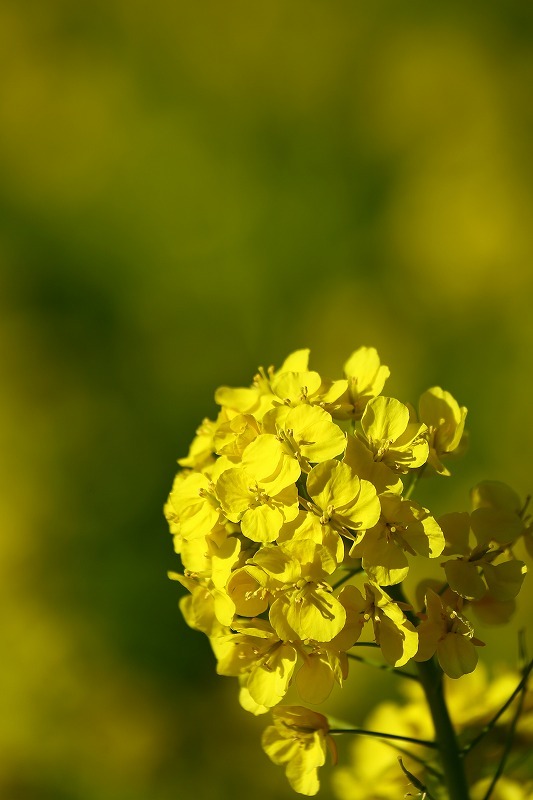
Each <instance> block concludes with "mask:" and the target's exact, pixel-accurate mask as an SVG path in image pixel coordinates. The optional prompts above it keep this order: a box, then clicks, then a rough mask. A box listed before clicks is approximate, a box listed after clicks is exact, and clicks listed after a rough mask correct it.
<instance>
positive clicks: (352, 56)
mask: <svg viewBox="0 0 533 800" xmlns="http://www.w3.org/2000/svg"><path fill="white" fill-rule="evenodd" d="M532 45H533V12H532V8H531V5H530V4H528V3H525V2H521V0H505V2H492V1H491V0H483V2H476V0H474V2H470V3H464V2H459V0H450V1H449V2H447V3H430V4H428V3H424V2H417V0H414V1H413V2H409V3H396V2H381V1H380V0H377V2H372V3H359V2H352V0H333V2H328V3H326V2H323V1H322V0H306V1H305V2H304V0H270V2H268V3H246V2H242V0H227V2H220V0H200V1H199V2H195V3H185V2H180V1H179V0H177V2H172V0H151V2H150V4H148V3H142V2H139V0H75V1H74V0H1V2H0V175H1V180H0V265H1V266H0V306H1V314H0V329H1V337H0V350H1V352H0V370H1V387H0V410H1V414H0V436H1V442H2V458H1V460H0V475H1V480H0V491H1V496H2V535H1V537H0V620H1V627H0V630H1V648H0V797H1V798H2V799H4V798H5V800H176V799H177V798H180V800H193V798H196V797H202V798H204V799H205V800H229V798H232V799H233V798H234V797H236V796H241V795H242V796H245V797H246V796H253V797H254V798H256V799H257V800H266V798H273V797H275V798H278V799H279V800H285V798H289V797H291V796H292V793H291V792H290V790H289V788H288V786H287V785H286V782H285V778H284V776H283V771H282V770H281V769H279V768H276V767H274V766H273V765H271V764H270V762H268V760H267V758H266V756H265V755H264V754H263V753H262V751H261V749H260V745H259V738H260V733H261V730H262V729H263V727H264V725H265V722H266V721H265V719H264V718H260V719H254V718H252V717H251V716H250V715H247V714H246V713H245V712H244V711H242V710H241V709H240V708H239V707H238V705H237V701H236V693H237V690H236V685H235V681H233V680H231V679H228V678H217V677H216V676H215V674H214V661H213V657H212V655H211V653H210V650H209V646H208V644H207V641H206V640H205V639H204V637H203V636H202V635H200V634H198V633H195V632H193V631H191V630H189V629H188V628H186V626H185V624H184V623H183V621H182V620H181V616H180V613H179V610H178V606H177V603H178V598H179V595H180V588H179V587H177V586H176V585H175V584H172V583H170V582H169V581H168V580H167V578H166V571H167V570H168V569H173V568H176V567H177V563H176V560H177V559H176V557H175V556H174V555H173V552H172V546H171V539H170V537H169V536H168V532H167V528H166V524H165V522H164V519H163V517H162V511H161V509H162V505H163V502H164V500H165V497H166V495H167V492H168V490H169V487H170V484H171V481H172V477H173V474H174V471H175V469H176V464H175V462H176V459H177V458H178V457H179V456H182V455H184V454H185V453H186V451H187V447H188V444H189V441H190V440H191V438H192V436H193V434H194V430H195V427H196V426H197V424H198V423H199V422H200V420H201V419H202V418H203V417H204V416H206V415H212V414H213V413H214V412H215V406H214V402H213V391H214V389H215V387H216V386H218V385H220V384H222V383H225V384H230V385H246V384H248V383H249V382H250V380H251V378H252V375H253V374H254V372H255V370H256V368H257V366H258V365H259V364H263V365H265V366H268V365H269V364H278V365H279V363H280V362H281V360H282V359H283V358H284V356H285V355H286V354H287V353H288V352H290V351H291V350H292V349H295V348H298V347H305V346H308V347H311V348H312V357H313V362H312V363H313V366H314V367H316V368H318V369H319V370H324V371H325V372H326V373H330V374H331V375H332V376H337V375H340V369H341V366H342V363H343V361H344V360H345V358H346V357H347V356H348V355H349V354H350V353H351V352H352V350H354V349H355V348H356V347H358V346H360V345H362V344H366V345H374V346H376V347H377V348H378V350H379V352H380V354H381V356H382V359H383V361H384V362H385V363H386V364H388V365H389V366H390V367H391V370H392V377H391V379H390V382H389V384H388V386H387V391H388V393H390V394H393V395H394V396H397V397H400V398H401V399H404V400H406V401H407V400H410V401H415V402H416V398H417V396H418V394H419V393H420V391H422V390H424V389H425V388H427V387H428V386H431V385H435V384H440V385H442V386H444V387H445V388H447V389H448V390H449V391H451V392H452V393H453V394H454V395H455V396H456V397H457V398H458V400H459V401H460V402H461V403H463V404H465V405H467V406H468V408H469V418H468V423H469V424H468V427H469V430H470V432H471V443H472V444H471V449H470V452H469V454H468V455H467V456H466V458H465V459H464V460H463V461H462V462H460V463H459V462H458V463H457V466H456V467H455V476H454V478H453V479H452V480H450V481H448V482H445V481H443V482H441V483H439V486H438V491H437V490H435V491H434V490H433V489H431V488H429V486H428V487H427V489H426V488H423V490H422V495H424V492H427V494H426V495H425V496H424V497H421V499H428V498H429V500H431V502H432V503H433V506H432V508H434V509H435V511H436V513H440V512H441V511H445V510H451V509H452V508H454V509H457V510H460V509H466V508H467V506H468V490H469V488H470V486H472V485H473V484H474V483H476V482H477V481H478V480H479V479H481V478H493V479H499V480H505V481H507V482H509V483H511V484H512V485H513V486H515V487H516V489H517V490H518V491H519V492H520V493H521V494H522V495H523V496H524V495H525V494H526V493H527V492H528V491H531V490H532V488H533V476H532V473H531V469H530V463H531V452H532V450H533V431H532V426H531V393H532V391H533V377H532V369H531V354H532V349H533V322H532V316H531V301H532V289H533V272H532V264H533V259H532V256H533V235H532V222H531V220H532V218H533V188H532V187H533V180H532V178H533V155H532V152H533V151H532V146H531V145H532V136H531V134H532V128H533V103H532V102H531V100H532V96H531V87H532V85H533V47H532ZM429 500H428V501H429ZM531 611H532V607H531V592H530V594H529V595H525V597H523V598H522V601H521V605H520V609H519V612H518V615H517V619H516V624H515V630H514V631H513V630H511V631H509V632H505V631H503V630H501V629H499V630H496V631H488V630H485V629H480V630H479V635H480V636H481V637H482V638H484V639H485V640H486V641H487V643H488V647H487V648H486V657H487V659H488V660H489V661H490V660H491V659H492V660H497V659H498V658H501V657H502V655H505V656H506V657H507V659H508V660H509V661H510V662H511V663H512V662H513V661H514V657H515V656H514V653H515V650H516V646H515V644H516V627H518V626H520V625H523V624H525V622H526V621H527V618H528V616H529V615H530V613H531ZM351 686H352V688H351V690H350V691H348V692H346V693H343V694H342V696H336V697H334V698H333V700H332V703H333V707H334V708H336V710H337V711H338V710H339V709H342V710H343V714H344V716H348V717H349V718H350V719H352V720H353V721H354V722H356V723H357V722H361V720H362V718H363V715H364V713H365V711H366V710H367V709H368V708H369V707H370V706H371V705H372V704H373V703H374V702H375V701H376V700H377V699H380V698H382V697H386V696H393V694H394V692H395V686H394V684H393V683H392V682H391V681H389V679H388V678H387V677H383V676H382V675H378V676H374V675H373V674H372V675H369V674H368V670H367V668H366V667H364V666H361V667H360V669H359V670H357V669H354V670H353V680H352V682H351ZM327 783H328V773H327V770H324V795H323V796H324V798H329V797H330V796H331V795H330V794H329V790H328V788H327Z"/></svg>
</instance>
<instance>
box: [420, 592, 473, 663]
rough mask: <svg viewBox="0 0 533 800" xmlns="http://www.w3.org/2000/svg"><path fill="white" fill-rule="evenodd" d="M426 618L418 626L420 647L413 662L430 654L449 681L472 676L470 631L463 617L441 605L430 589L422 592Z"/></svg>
mask: <svg viewBox="0 0 533 800" xmlns="http://www.w3.org/2000/svg"><path fill="white" fill-rule="evenodd" d="M426 612H427V618H426V619H425V620H424V621H423V622H421V624H420V625H419V626H418V635H419V639H420V644H419V648H418V652H417V654H416V656H415V660H416V661H427V660H428V659H429V658H431V656H432V655H434V653H436V654H437V658H438V660H439V664H440V666H441V667H442V669H443V670H444V672H445V673H446V674H447V675H449V677H450V678H460V677H461V675H464V674H465V673H468V672H472V671H473V670H474V669H475V668H476V664H477V658H478V656H477V651H476V648H475V645H477V646H481V645H482V644H483V642H480V641H479V639H475V638H474V629H473V628H472V626H471V625H470V623H469V622H468V620H466V619H465V618H464V617H462V616H460V614H459V613H458V612H457V611H456V610H455V609H453V608H450V606H447V605H445V604H444V603H443V601H442V600H441V598H440V597H439V596H438V594H435V592H434V591H433V590H432V589H428V590H427V592H426Z"/></svg>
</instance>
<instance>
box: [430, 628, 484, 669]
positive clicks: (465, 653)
mask: <svg viewBox="0 0 533 800" xmlns="http://www.w3.org/2000/svg"><path fill="white" fill-rule="evenodd" d="M437 658H438V659H439V664H440V665H441V667H442V669H443V670H444V672H445V673H446V675H448V676H449V677H450V678H460V677H461V675H466V674H467V673H468V672H473V671H474V670H475V668H476V664H477V660H478V656H477V651H476V648H475V646H474V645H473V644H472V642H471V641H470V639H468V638H466V637H465V636H461V634H458V633H448V635H447V636H445V637H444V639H441V641H440V642H439V643H438V645H437Z"/></svg>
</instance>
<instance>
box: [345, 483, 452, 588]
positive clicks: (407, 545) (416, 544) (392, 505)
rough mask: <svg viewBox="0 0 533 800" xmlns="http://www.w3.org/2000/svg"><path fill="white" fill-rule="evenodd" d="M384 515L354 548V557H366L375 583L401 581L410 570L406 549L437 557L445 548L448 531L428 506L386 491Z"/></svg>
mask: <svg viewBox="0 0 533 800" xmlns="http://www.w3.org/2000/svg"><path fill="white" fill-rule="evenodd" d="M379 500H380V503H381V517H380V519H379V522H378V523H377V524H376V525H374V527H373V528H370V529H368V530H366V531H365V532H364V534H363V537H362V539H359V540H358V541H357V542H356V543H355V544H354V545H353V546H352V548H351V550H350V556H352V558H362V559H363V568H364V569H365V571H366V573H367V575H368V576H369V578H371V579H372V581H373V582H374V583H377V584H380V585H382V586H390V585H392V584H396V583H400V582H401V581H403V580H404V578H405V577H406V575H407V573H408V571H409V562H408V560H407V556H406V553H410V554H411V555H413V556H414V555H416V554H420V555H422V556H425V557H426V558H436V556H439V555H440V554H441V553H442V550H443V548H444V535H443V533H442V531H441V529H440V527H439V525H438V524H437V522H436V521H435V519H434V518H433V517H432V516H431V514H430V513H429V511H428V510H427V509H426V508H423V507H422V506H420V505H418V503H415V502H414V501H413V500H403V499H402V498H401V497H398V496H397V495H395V494H382V495H380V497H379Z"/></svg>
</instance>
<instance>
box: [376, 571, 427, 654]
mask: <svg viewBox="0 0 533 800" xmlns="http://www.w3.org/2000/svg"><path fill="white" fill-rule="evenodd" d="M365 591H366V604H365V608H364V611H363V614H364V618H365V619H369V620H371V622H372V625H373V627H374V638H375V640H376V642H377V644H379V646H380V648H381V652H382V653H383V657H384V659H385V661H387V663H388V664H390V665H391V666H393V667H401V666H403V665H404V664H406V663H407V662H408V661H409V660H410V659H411V658H413V656H414V655H415V653H416V651H417V648H418V631H417V629H415V627H414V625H413V624H412V623H411V622H409V620H408V619H407V617H406V616H405V614H404V613H403V611H402V610H401V608H400V606H399V605H398V604H397V603H395V602H394V601H393V600H392V599H391V598H390V597H389V596H388V594H386V593H385V592H384V591H383V589H381V588H380V587H379V586H376V585H375V584H373V583H366V584H365Z"/></svg>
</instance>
